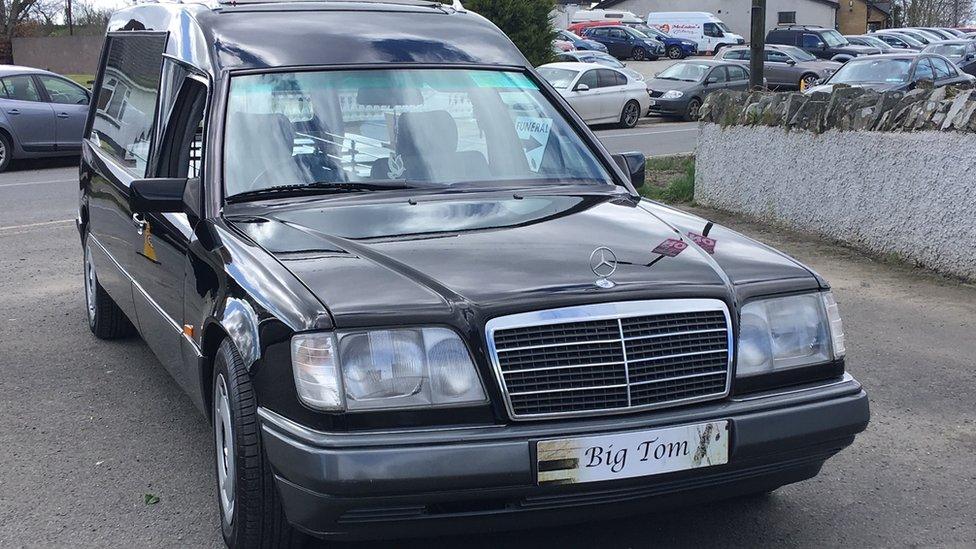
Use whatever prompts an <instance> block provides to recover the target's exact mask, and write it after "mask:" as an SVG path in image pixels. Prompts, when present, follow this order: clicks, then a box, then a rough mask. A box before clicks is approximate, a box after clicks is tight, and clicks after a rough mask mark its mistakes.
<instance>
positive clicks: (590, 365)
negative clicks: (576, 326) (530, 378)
mask: <svg viewBox="0 0 976 549" xmlns="http://www.w3.org/2000/svg"><path fill="white" fill-rule="evenodd" d="M617 364H623V362H621V361H619V360H617V361H614V362H594V363H593V364H568V365H566V366H543V367H541V368H523V369H519V370H512V371H510V372H508V373H510V374H519V373H522V372H548V371H550V370H565V369H567V368H599V367H600V366H616V365H617Z"/></svg>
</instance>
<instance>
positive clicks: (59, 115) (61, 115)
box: [58, 112, 71, 118]
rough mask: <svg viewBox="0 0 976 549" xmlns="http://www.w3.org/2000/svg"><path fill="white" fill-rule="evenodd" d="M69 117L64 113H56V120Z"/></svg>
mask: <svg viewBox="0 0 976 549" xmlns="http://www.w3.org/2000/svg"><path fill="white" fill-rule="evenodd" d="M69 116H71V115H70V114H68V113H66V112H59V113H58V118H68V117H69Z"/></svg>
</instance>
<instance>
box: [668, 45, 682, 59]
mask: <svg viewBox="0 0 976 549" xmlns="http://www.w3.org/2000/svg"><path fill="white" fill-rule="evenodd" d="M668 57H669V58H671V59H681V48H679V47H678V46H671V47H670V48H668Z"/></svg>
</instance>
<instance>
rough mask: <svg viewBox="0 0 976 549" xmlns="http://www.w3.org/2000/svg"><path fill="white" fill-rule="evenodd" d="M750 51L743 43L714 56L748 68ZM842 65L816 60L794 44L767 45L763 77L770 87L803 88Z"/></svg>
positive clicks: (813, 84) (815, 83)
mask: <svg viewBox="0 0 976 549" xmlns="http://www.w3.org/2000/svg"><path fill="white" fill-rule="evenodd" d="M751 56H752V52H751V51H750V49H749V48H748V47H746V46H735V47H731V48H726V49H724V50H722V51H721V52H720V53H719V54H718V55H716V56H715V58H716V59H721V60H722V61H729V62H732V63H738V64H740V65H742V66H744V67H747V68H748V67H749V60H750V59H751ZM840 67H841V63H837V62H836V61H825V60H823V59H818V58H816V57H814V56H813V55H811V54H809V53H807V52H806V51H804V50H801V49H800V48H797V47H795V46H779V45H769V46H766V48H765V57H764V62H763V76H764V78H765V79H766V83H767V84H768V85H769V86H770V87H777V88H789V89H799V90H801V91H802V90H805V89H807V88H809V87H811V86H815V85H817V84H818V83H819V82H820V81H821V80H824V79H825V78H827V77H829V76H830V75H831V74H833V73H834V72H836V71H837V69H839V68H840Z"/></svg>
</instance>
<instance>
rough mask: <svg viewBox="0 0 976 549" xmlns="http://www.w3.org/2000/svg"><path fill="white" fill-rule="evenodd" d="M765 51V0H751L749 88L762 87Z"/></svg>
mask: <svg viewBox="0 0 976 549" xmlns="http://www.w3.org/2000/svg"><path fill="white" fill-rule="evenodd" d="M765 50H766V0H752V33H751V36H750V39H749V52H750V53H749V88H750V89H757V88H761V87H763V67H764V61H765Z"/></svg>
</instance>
